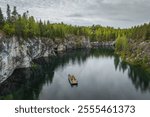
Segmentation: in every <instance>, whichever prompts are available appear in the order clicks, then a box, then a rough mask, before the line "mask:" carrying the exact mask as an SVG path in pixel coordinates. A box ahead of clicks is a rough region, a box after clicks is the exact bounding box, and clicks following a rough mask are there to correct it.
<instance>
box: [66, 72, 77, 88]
mask: <svg viewBox="0 0 150 117" xmlns="http://www.w3.org/2000/svg"><path fill="white" fill-rule="evenodd" d="M68 80H69V82H70V84H71V85H78V81H77V79H76V78H75V76H74V75H70V74H69V75H68Z"/></svg>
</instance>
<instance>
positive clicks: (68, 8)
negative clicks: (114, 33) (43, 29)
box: [0, 0, 150, 27]
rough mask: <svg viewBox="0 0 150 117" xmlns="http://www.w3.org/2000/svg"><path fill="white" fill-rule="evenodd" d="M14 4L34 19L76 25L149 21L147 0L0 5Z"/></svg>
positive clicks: (6, 0) (26, 0)
mask: <svg viewBox="0 0 150 117" xmlns="http://www.w3.org/2000/svg"><path fill="white" fill-rule="evenodd" d="M7 4H10V6H11V7H12V6H17V8H18V11H19V12H20V13H22V12H24V11H26V10H29V12H30V14H31V15H33V16H35V17H36V18H37V19H43V20H50V21H51V22H62V21H63V22H65V23H69V24H76V25H92V24H101V25H110V26H114V27H129V26H132V25H137V24H141V23H144V22H148V21H150V17H149V16H150V12H149V8H150V1H149V0H130V1H127V0H34V1H31V0H2V1H0V7H1V8H2V9H5V10H6V5H7Z"/></svg>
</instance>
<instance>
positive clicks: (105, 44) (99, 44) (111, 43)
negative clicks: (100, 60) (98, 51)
mask: <svg viewBox="0 0 150 117" xmlns="http://www.w3.org/2000/svg"><path fill="white" fill-rule="evenodd" d="M91 46H92V47H93V48H96V47H111V46H112V47H114V46H115V41H108V42H91Z"/></svg>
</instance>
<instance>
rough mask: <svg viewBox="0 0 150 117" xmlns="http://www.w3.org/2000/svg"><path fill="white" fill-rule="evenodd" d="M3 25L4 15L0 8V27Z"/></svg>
mask: <svg viewBox="0 0 150 117" xmlns="http://www.w3.org/2000/svg"><path fill="white" fill-rule="evenodd" d="M3 25H4V16H3V13H2V10H1V8H0V28H2V26H3Z"/></svg>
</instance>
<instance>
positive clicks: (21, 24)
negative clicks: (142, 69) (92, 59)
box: [0, 5, 150, 42]
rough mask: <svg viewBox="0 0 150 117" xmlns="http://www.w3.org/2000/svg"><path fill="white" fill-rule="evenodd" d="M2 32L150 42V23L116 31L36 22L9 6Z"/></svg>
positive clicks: (0, 21) (2, 19)
mask: <svg viewBox="0 0 150 117" xmlns="http://www.w3.org/2000/svg"><path fill="white" fill-rule="evenodd" d="M0 32H3V33H4V34H5V35H7V36H14V35H15V36H17V37H19V38H20V37H22V38H24V39H27V38H33V37H47V38H49V39H54V38H55V37H59V38H65V37H66V36H68V35H77V36H87V37H89V38H90V40H91V41H99V42H102V41H104V42H105V41H115V40H116V39H117V40H119V38H121V39H120V40H122V39H123V38H124V39H125V38H126V39H135V40H150V23H145V24H143V25H140V26H134V27H131V28H128V29H120V28H118V29H115V28H113V27H104V26H101V25H93V26H72V25H67V24H64V23H63V22H61V23H50V21H42V20H39V21H37V20H35V18H34V17H33V16H30V15H29V11H26V12H24V13H23V14H19V13H18V11H17V8H16V6H14V7H13V9H10V6H9V5H7V11H6V17H4V15H3V12H2V10H1V8H0Z"/></svg>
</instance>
